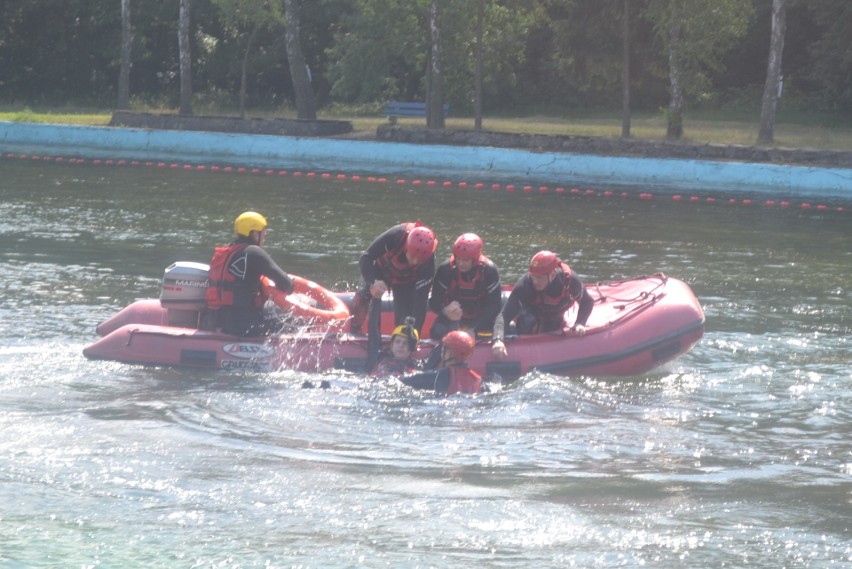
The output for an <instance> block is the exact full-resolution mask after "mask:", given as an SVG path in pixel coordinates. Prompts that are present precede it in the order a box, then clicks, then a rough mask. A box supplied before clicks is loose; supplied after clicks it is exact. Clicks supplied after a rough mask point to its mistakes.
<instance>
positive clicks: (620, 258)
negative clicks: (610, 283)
mask: <svg viewBox="0 0 852 569" xmlns="http://www.w3.org/2000/svg"><path fill="white" fill-rule="evenodd" d="M845 205H846V206H847V207H846V210H847V211H846V212H837V211H834V210H827V211H815V210H813V209H812V210H802V209H800V208H795V207H790V208H780V207H764V206H759V205H752V206H742V205H737V206H729V205H727V204H722V203H719V202H717V203H714V204H708V203H706V202H704V201H701V202H699V203H687V202H685V201H684V202H672V201H669V200H663V199H655V200H639V199H633V198H630V199H621V198H618V197H612V198H605V197H602V196H600V195H598V196H595V197H587V196H571V195H556V194H554V193H553V192H550V193H548V194H545V195H541V194H539V193H538V192H530V193H525V192H521V191H516V192H507V191H502V190H501V191H492V190H490V189H481V190H477V189H474V188H465V189H460V188H457V187H452V188H445V187H442V186H441V184H438V185H436V186H435V187H427V186H426V185H425V184H424V185H421V186H413V185H411V184H399V185H398V184H395V183H387V184H381V183H371V182H366V181H353V180H350V179H346V180H338V179H336V178H334V177H330V178H329V179H322V178H321V177H319V176H318V177H316V178H314V179H306V178H304V177H302V178H295V177H293V176H292V175H288V176H278V175H273V176H264V175H251V174H236V173H233V174H226V173H222V172H218V173H214V172H209V171H207V172H199V171H184V170H182V169H170V168H166V169H161V168H145V167H135V168H134V167H107V166H96V165H92V164H87V165H72V164H57V163H43V162H36V161H25V160H12V159H0V213H2V215H0V275H2V278H0V315H2V319H0V428H1V429H2V438H0V566H2V567H12V568H24V567H26V568H29V567H229V568H236V567H324V568H325V567H332V568H337V567H339V568H348V567H438V568H450V567H453V568H455V567H493V568H502V567H536V568H543V567H553V568H556V567H639V566H645V567H671V568H676V567H678V568H679V567H686V566H689V567H765V568H767V569H770V568H771V569H775V568H778V567H848V566H850V563H852V397H850V380H852V365H850V359H852V358H850V341H849V337H850V335H852V290H850V278H852V222H850V214H849V213H848V209H849V208H848V204H845ZM246 209H257V210H258V211H261V212H262V213H264V214H265V215H266V216H267V217H268V218H269V220H270V223H271V231H270V234H269V238H268V244H267V248H268V249H269V251H270V252H271V254H272V255H273V257H274V258H275V259H276V260H278V262H279V264H280V265H281V266H282V267H283V268H284V269H285V270H287V271H290V272H292V273H294V274H298V275H302V276H305V277H308V278H311V279H313V280H316V281H318V282H320V283H323V284H324V285H326V286H327V287H328V288H333V289H343V288H352V287H354V286H355V285H356V284H357V283H358V270H357V258H358V255H359V253H360V252H361V251H362V250H363V249H364V248H365V247H366V246H367V245H368V244H369V243H370V241H371V240H372V238H373V237H374V236H375V235H377V234H378V233H379V232H381V231H383V230H384V229H385V228H387V227H389V226H390V225H392V224H394V223H396V222H399V221H403V220H412V219H417V218H419V219H421V220H423V221H424V222H426V223H428V224H430V225H431V226H432V227H433V228H434V229H435V230H436V232H437V233H438V235H439V238H440V240H441V242H440V245H439V250H438V253H439V256H440V257H444V256H446V255H447V254H448V252H449V247H450V245H451V243H452V241H453V240H454V238H455V237H456V236H457V235H458V234H460V233H462V232H465V231H475V232H477V233H479V234H480V235H482V236H483V238H484V239H485V241H486V251H485V252H486V254H487V255H489V256H490V257H491V258H492V259H493V260H494V261H495V262H496V263H497V264H498V266H499V267H500V268H501V272H502V275H503V277H504V280H505V281H506V282H510V283H511V282H514V280H515V279H516V278H517V277H518V276H520V275H521V274H522V272H523V270H524V267H525V264H526V262H527V259H528V258H529V257H530V255H531V254H532V253H534V252H535V251H537V250H539V249H542V248H552V249H554V250H555V251H558V252H559V253H561V254H562V255H563V256H564V258H565V259H566V260H567V261H568V262H569V263H571V265H572V266H573V267H574V269H575V270H576V271H577V272H578V273H579V274H581V275H582V276H583V277H584V279H585V280H586V281H587V282H593V281H598V280H611V279H617V278H621V277H626V276H634V275H640V274H649V273H655V272H659V271H662V272H665V273H666V274H669V275H671V276H673V277H677V278H680V279H683V280H685V281H687V282H688V283H689V284H690V285H691V286H692V287H693V289H694V290H695V292H696V294H697V295H698V297H699V299H700V300H701V302H702V305H703V307H704V310H705V313H706V316H707V326H706V333H705V336H704V338H703V339H702V341H701V342H700V343H699V344H698V345H697V346H696V347H695V348H694V349H693V350H692V351H691V352H690V353H688V354H686V355H685V356H683V357H681V358H680V359H679V360H677V361H676V362H674V364H673V365H669V366H668V367H667V368H666V369H664V370H659V371H657V372H655V373H653V374H650V375H648V376H643V377H635V378H627V379H620V380H615V379H611V378H599V377H577V378H561V377H555V376H549V375H544V374H532V375H529V376H526V377H524V378H522V379H521V380H520V381H518V382H516V383H514V384H511V385H507V386H505V387H503V388H502V389H497V390H496V392H494V393H491V394H488V395H484V396H478V397H452V398H436V397H434V396H429V395H427V394H423V393H415V392H411V391H408V390H406V389H403V388H399V387H396V386H393V385H388V384H384V383H374V382H370V381H367V380H364V379H362V378H359V377H358V376H354V375H345V374H342V373H338V374H328V375H325V376H322V378H321V379H327V380H329V381H330V382H331V388H330V389H328V390H319V389H302V388H301V387H300V385H301V384H302V382H303V381H304V380H305V379H311V380H316V379H320V377H319V376H310V375H306V374H299V373H294V372H290V371H280V372H276V373H268V374H260V373H244V374H234V373H224V372H221V373H219V372H217V373H213V372H204V371H188V370H178V369H158V368H145V367H138V366H129V365H121V364H117V363H111V362H92V361H87V360H86V359H85V358H84V357H83V356H82V354H81V351H82V349H83V347H84V346H85V345H86V344H88V343H89V342H91V341H92V340H93V339H94V337H95V333H94V328H95V325H96V324H97V323H98V322H100V321H101V320H103V319H105V318H107V317H108V316H110V315H111V314H113V313H114V312H116V311H117V310H119V309H120V308H122V307H123V306H125V305H127V304H128V303H130V302H132V301H133V300H135V299H137V298H145V297H153V296H156V295H158V293H159V283H160V279H161V277H162V274H163V269H164V268H165V267H166V266H167V265H169V264H170V263H171V262H173V261H176V260H185V261H201V262H207V260H208V259H209V256H210V253H211V251H212V248H213V247H214V246H215V245H217V244H222V243H224V242H226V241H227V240H228V238H229V234H230V230H231V226H232V225H231V224H232V221H233V218H234V217H235V216H236V215H237V214H238V213H240V212H241V211H243V210H246Z"/></svg>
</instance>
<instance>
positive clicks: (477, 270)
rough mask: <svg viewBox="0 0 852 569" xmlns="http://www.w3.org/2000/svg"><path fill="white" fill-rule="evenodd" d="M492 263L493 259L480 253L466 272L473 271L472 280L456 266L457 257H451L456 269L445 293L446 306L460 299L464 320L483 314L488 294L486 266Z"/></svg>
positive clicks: (453, 266) (452, 264) (451, 264)
mask: <svg viewBox="0 0 852 569" xmlns="http://www.w3.org/2000/svg"><path fill="white" fill-rule="evenodd" d="M490 264H491V260H490V259H489V258H488V257H486V256H485V255H480V256H479V260H478V261H477V262H476V264H475V265H474V266H473V267H472V268H471V269H470V271H468V272H467V273H465V275H469V273H473V276H472V278H471V279H470V280H467V279H464V278H462V273H461V272H459V270H458V269H457V268H456V259H455V257H452V256H451V257H450V266H451V267H452V268H453V269H454V271H453V276H452V280H451V281H450V286H449V288H447V294H445V295H444V306H446V305H448V304H449V303H451V302H452V301H454V300H455V301H458V303H459V304H461V307H462V320H466V321H470V320H475V319H476V318H478V317H479V315H480V314H482V310H483V306H482V300H483V299H484V298H485V297H486V296H488V290H487V289H486V287H485V267H487V266H488V265H490Z"/></svg>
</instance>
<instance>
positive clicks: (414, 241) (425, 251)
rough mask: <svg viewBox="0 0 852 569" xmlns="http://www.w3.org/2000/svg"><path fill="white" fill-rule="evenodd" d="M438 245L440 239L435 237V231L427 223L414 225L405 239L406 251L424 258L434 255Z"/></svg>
mask: <svg viewBox="0 0 852 569" xmlns="http://www.w3.org/2000/svg"><path fill="white" fill-rule="evenodd" d="M437 247H438V240H437V239H435V233H433V232H432V230H431V229H429V228H428V227H426V226H425V225H418V226H416V227H414V228H413V229H412V230H411V231H409V232H408V238H407V239H406V240H405V251H406V252H407V253H414V254H415V255H417V257H422V258H423V259H424V260H425V259H428V258H429V257H430V256H432V254H434V253H435V249H436V248H437Z"/></svg>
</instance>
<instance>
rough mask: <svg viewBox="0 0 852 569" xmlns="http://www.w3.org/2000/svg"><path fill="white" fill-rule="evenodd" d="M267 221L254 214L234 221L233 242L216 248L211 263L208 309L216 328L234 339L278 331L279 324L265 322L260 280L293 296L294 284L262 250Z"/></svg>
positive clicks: (242, 214) (245, 213)
mask: <svg viewBox="0 0 852 569" xmlns="http://www.w3.org/2000/svg"><path fill="white" fill-rule="evenodd" d="M266 228H267V221H266V218H265V217H263V216H262V215H261V214H259V213H257V212H256V211H246V212H244V213H241V214H240V215H239V216H238V217H237V218H236V219H235V220H234V233H235V234H236V238H235V239H234V240H233V241H232V242H231V244H230V245H227V246H224V247H216V250H215V252H214V253H213V258H212V259H211V260H210V273H209V274H210V276H209V282H208V286H207V292H206V299H207V308H208V310H209V311H210V314H211V317H212V318H211V320H212V321H213V325H214V327H216V328H221V330H222V332H224V333H226V334H233V335H235V336H263V335H267V334H271V333H274V332H276V331H277V329H278V328H279V326H280V324H279V323H278V322H277V320H276V321H273V320H269V321H267V320H265V319H264V316H263V305H264V301H265V299H264V298H263V295H262V294H261V290H260V277H261V276H265V277H268V278H269V279H271V280H272V281H274V282H275V288H277V289H279V290H281V291H283V292H285V293H288V294H289V293H291V292H293V281H292V279H291V278H290V276H289V275H288V274H287V273H285V272H284V271H283V270H282V269H281V267H279V266H278V265H277V264H276V263H275V261H273V260H272V257H270V256H269V253H267V252H266V250H265V249H264V248H263V245H264V244H265V243H266Z"/></svg>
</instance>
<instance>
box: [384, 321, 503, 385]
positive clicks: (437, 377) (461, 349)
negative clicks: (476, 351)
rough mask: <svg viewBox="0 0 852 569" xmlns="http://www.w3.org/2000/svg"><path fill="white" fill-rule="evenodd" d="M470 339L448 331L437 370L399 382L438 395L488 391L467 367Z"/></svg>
mask: <svg viewBox="0 0 852 569" xmlns="http://www.w3.org/2000/svg"><path fill="white" fill-rule="evenodd" d="M474 345H475V342H474V341H473V337H472V336H471V335H470V334H468V333H467V332H465V331H463V330H453V331H452V332H449V333H448V334H447V335H446V336H444V339H443V340H441V345H440V346H436V347H435V348H434V349H435V350H441V363H440V366H439V367H438V369H435V370H430V371H423V372H420V373H415V374H413V375H406V376H404V377H401V378H400V379H399V380H400V381H401V382H402V383H404V384H405V385H407V386H409V387H413V388H414V389H424V390H429V391H434V392H435V393H438V394H441V395H453V394H454V393H484V392H486V391H488V389H487V388H486V387H485V385H484V384H483V383H482V378H481V377H480V375H479V374H478V373H476V372H475V371H473V370H472V369H470V367H468V363H467V362H468V360H469V359H470V356H471V355H473V348H474Z"/></svg>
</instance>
